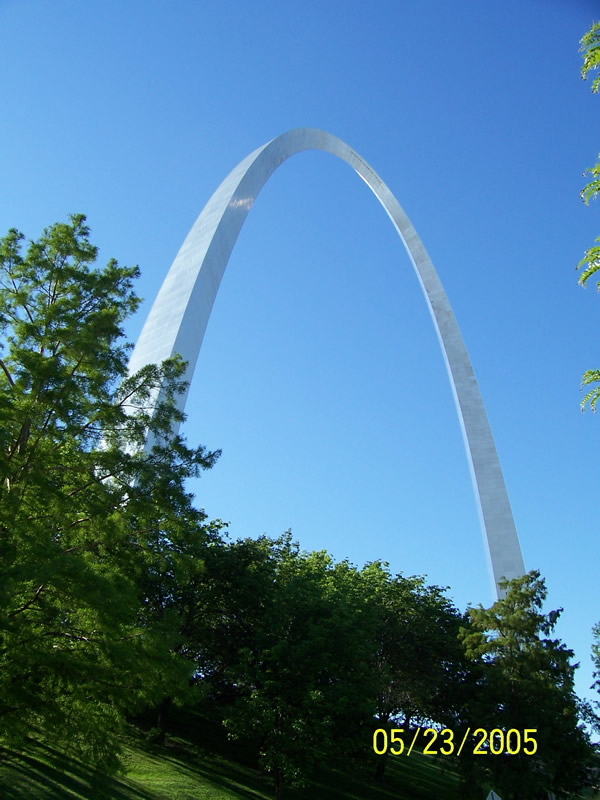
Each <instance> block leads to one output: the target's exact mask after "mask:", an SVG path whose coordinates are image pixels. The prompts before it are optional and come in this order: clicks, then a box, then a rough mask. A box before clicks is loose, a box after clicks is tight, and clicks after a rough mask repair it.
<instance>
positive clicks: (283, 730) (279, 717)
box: [190, 533, 372, 798]
mask: <svg viewBox="0 0 600 800" xmlns="http://www.w3.org/2000/svg"><path fill="white" fill-rule="evenodd" d="M205 565H206V572H205V575H204V577H203V579H202V581H203V582H204V584H205V588H204V589H202V590H201V591H199V592H198V595H197V596H198V607H197V610H196V613H195V617H194V619H191V626H190V633H191V634H192V635H191V637H190V639H192V638H195V640H196V642H197V645H196V646H197V648H198V671H197V674H198V680H199V683H200V684H205V694H206V695H207V696H208V697H209V698H211V699H212V700H213V702H214V703H216V705H217V706H218V708H219V712H220V715H221V719H222V720H223V723H224V725H225V726H226V728H227V730H228V732H229V735H230V736H231V737H232V738H234V739H238V740H240V741H251V742H253V743H255V746H256V750H257V755H258V758H259V763H260V765H261V766H262V768H263V769H264V770H265V771H266V772H268V773H269V774H270V775H271V776H272V777H273V782H274V786H275V795H276V797H278V798H279V797H280V796H281V792H282V788H283V786H284V785H301V784H302V783H303V781H304V779H305V778H306V777H307V776H308V775H309V774H310V772H311V771H312V769H313V768H314V767H315V766H316V765H317V764H319V763H323V762H324V761H326V760H330V759H331V758H338V757H340V755H342V754H345V753H347V752H349V751H350V750H351V749H352V748H353V749H354V750H357V749H360V747H361V745H360V744H359V743H357V739H356V736H357V735H358V732H359V731H362V732H363V733H365V737H364V742H363V746H362V749H363V752H364V751H365V750H366V749H367V748H368V747H369V745H370V736H372V731H370V730H369V729H368V725H367V723H368V721H369V719H370V718H372V705H371V704H370V703H369V699H370V696H371V695H372V692H370V691H369V681H370V669H369V666H370V664H369V658H368V651H367V647H368V641H369V637H368V636H365V635H363V632H364V630H365V628H364V624H363V621H362V617H361V613H362V612H361V609H360V608H359V607H358V606H357V599H358V598H357V597H356V596H355V595H354V594H353V591H354V590H356V589H357V581H356V580H354V579H353V570H354V568H352V567H351V565H349V564H347V563H346V562H344V563H343V564H342V565H334V564H333V562H332V560H331V558H330V557H329V556H328V555H327V554H326V553H323V552H320V553H303V552H301V551H300V550H299V548H298V545H297V544H295V543H294V542H292V540H291V537H290V535H289V533H288V534H285V535H284V536H282V537H280V538H279V539H277V540H270V539H267V538H266V537H261V538H259V539H257V540H249V539H248V540H244V541H240V542H234V543H231V544H228V545H225V546H219V545H217V546H215V547H212V548H209V553H208V554H207V556H206V558H205ZM355 572H356V570H354V573H355ZM193 646H194V645H191V647H193Z"/></svg>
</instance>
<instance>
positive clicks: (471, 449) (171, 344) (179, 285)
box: [129, 128, 525, 595]
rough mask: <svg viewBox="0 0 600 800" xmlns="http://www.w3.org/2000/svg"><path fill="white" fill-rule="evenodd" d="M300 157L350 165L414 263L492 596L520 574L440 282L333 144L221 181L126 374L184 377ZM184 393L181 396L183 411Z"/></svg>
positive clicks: (306, 137)
mask: <svg viewBox="0 0 600 800" xmlns="http://www.w3.org/2000/svg"><path fill="white" fill-rule="evenodd" d="M302 150H324V151H326V152H328V153H331V154H332V155H334V156H337V157H338V158H341V159H342V160H343V161H345V162H346V163H347V164H349V165H350V166H351V167H352V168H353V169H354V170H355V171H356V172H357V173H358V174H359V175H360V177H361V178H362V179H363V180H364V181H365V182H366V183H367V185H368V186H369V188H370V189H371V190H372V191H373V193H374V194H375V196H376V197H377V199H378V200H379V202H380V203H381V204H382V206H383V207H384V208H385V210H386V212H387V214H388V216H389V217H390V219H391V220H392V222H393V224H394V226H395V228H396V230H397V231H398V233H399V234H400V238H401V239H402V242H403V243H404V246H405V247H406V249H407V251H408V254H409V256H410V259H411V261H412V263H413V265H414V268H415V271H416V273H417V277H418V278H419V282H420V283H421V288H422V289H423V292H424V294H425V298H426V300H427V304H428V306H429V309H430V311H431V314H432V317H433V322H434V325H435V328H436V330H437V333H438V336H439V340H440V344H441V347H442V351H443V353H444V358H445V360H446V366H447V368H448V374H449V376H450V384H451V386H452V391H453V393H454V399H455V402H456V407H457V411H458V418H459V420H460V423H461V427H462V431H463V438H464V442H465V447H466V451H467V458H468V461H469V465H470V468H471V477H472V480H473V487H474V490H475V496H476V499H477V504H478V508H479V514H480V521H481V526H482V532H483V534H484V542H485V544H486V548H485V549H486V555H487V558H488V566H489V567H490V570H491V575H492V578H493V584H494V586H495V587H496V592H497V593H498V594H499V595H500V594H501V592H500V590H499V587H498V582H499V581H500V580H501V578H503V577H506V578H509V579H510V578H514V577H518V576H520V575H522V574H523V573H524V571H525V568H524V565H523V558H522V556H521V549H520V546H519V540H518V537H517V532H516V529H515V524H514V520H513V516H512V511H511V508H510V503H509V500H508V494H507V492H506V486H505V483H504V478H503V475H502V470H501V468H500V462H499V460H498V455H497V452H496V447H495V444H494V440H493V438H492V433H491V430H490V426H489V423H488V419H487V415H486V412H485V408H484V406H483V401H482V399H481V395H480V392H479V387H478V386H477V382H476V380H475V375H474V373H473V368H472V366H471V362H470V360H469V356H468V355H467V351H466V348H465V345H464V342H463V339H462V336H461V333H460V331H459V328H458V325H457V323H456V319H455V318H454V314H453V312H452V309H451V307H450V303H449V301H448V298H447V296H446V293H445V291H444V289H443V287H442V284H441V282H440V279H439V278H438V275H437V273H436V271H435V269H434V267H433V264H432V263H431V259H430V258H429V256H428V255H427V252H426V251H425V248H424V247H423V244H422V242H421V240H420V239H419V237H418V236H417V233H416V231H415V229H414V228H413V226H412V225H411V223H410V221H409V219H408V217H407V216H406V214H405V213H404V211H403V210H402V208H401V206H400V204H399V203H398V201H397V200H396V198H395V197H394V195H393V194H392V193H391V191H390V190H389V189H388V187H387V186H386V185H385V183H384V182H383V181H382V180H381V178H380V177H379V176H378V175H377V174H376V173H375V172H374V171H373V170H372V169H371V167H370V166H369V165H368V164H367V163H366V162H365V161H364V160H363V159H362V158H361V157H360V156H359V155H358V153H356V152H355V151H354V150H352V148H351V147H349V146H348V145H347V144H345V142H342V141H341V139H338V138H337V137H336V136H332V135H331V134H329V133H326V132H325V131H321V130H317V129H315V128H296V129H295V130H291V131H288V132H287V133H283V134H282V135H281V136H278V137H276V138H275V139H272V140H271V141H270V142H268V143H267V144H265V145H263V146H262V147H259V148H258V149H257V150H255V151H254V152H253V153H251V154H250V155H249V156H248V157H247V158H245V159H244V160H243V161H242V162H241V163H240V164H238V166H237V167H236V168H235V169H234V170H233V171H232V172H231V173H230V174H229V175H228V176H227V177H226V178H225V180H224V181H223V183H222V184H221V185H220V186H219V188H218V189H217V191H216V192H215V193H214V194H213V196H212V197H211V199H210V200H209V201H208V203H207V204H206V206H205V207H204V209H203V211H202V213H201V214H200V216H199V217H198V219H197V220H196V222H195V224H194V226H193V227H192V229H191V231H190V232H189V234H188V236H187V238H186V239H185V241H184V243H183V245H182V246H181V249H180V250H179V253H178V254H177V256H176V258H175V260H174V262H173V264H172V266H171V269H170V270H169V272H168V274H167V276H166V278H165V281H164V283H163V285H162V287H161V289H160V291H159V293H158V296H157V298H156V300H155V302H154V305H153V306H152V309H151V311H150V314H149V315H148V319H147V320H146V323H145V325H144V328H143V330H142V332H141V334H140V337H139V339H138V342H137V344H136V347H135V349H134V351H133V353H132V356H131V360H130V363H129V370H130V372H135V371H136V370H138V369H140V368H141V367H143V366H144V365H145V364H150V363H159V362H161V361H162V360H163V359H165V358H168V357H170V356H171V355H173V353H180V354H181V356H182V357H183V358H184V359H185V360H186V361H187V362H188V370H187V375H186V380H187V381H188V383H189V382H190V381H191V379H192V375H193V373H194V369H195V366H196V361H197V359H198V353H199V351H200V345H201V343H202V339H203V337H204V332H205V330H206V325H207V324H208V318H209V316H210V312H211V309H212V306H213V302H214V299H215V297H216V294H217V290H218V288H219V284H220V282H221V278H222V276H223V273H224V271H225V267H226V266H227V261H228V259H229V256H230V254H231V251H232V249H233V246H234V244H235V241H236V239H237V236H238V234H239V232H240V230H241V227H242V225H243V223H244V221H245V219H246V216H247V214H248V212H249V211H250V209H251V207H252V204H253V203H254V200H255V199H256V196H257V195H258V193H259V192H260V190H261V189H262V187H263V186H264V184H265V182H266V181H267V180H268V178H269V177H270V176H271V174H272V173H273V172H274V171H275V170H276V169H277V167H278V166H279V165H280V164H281V163H282V162H283V161H285V160H286V159H288V158H289V157H290V156H293V155H295V154H296V153H298V152H300V151H302ZM186 396H187V394H186V395H182V396H181V397H180V399H179V402H180V408H181V409H182V410H183V408H184V406H185V401H186Z"/></svg>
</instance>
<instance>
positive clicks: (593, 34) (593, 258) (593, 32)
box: [578, 22, 600, 411]
mask: <svg viewBox="0 0 600 800" xmlns="http://www.w3.org/2000/svg"><path fill="white" fill-rule="evenodd" d="M579 49H580V52H582V53H583V66H582V67H581V77H582V78H583V79H584V80H586V79H587V76H588V75H589V74H590V73H591V72H594V71H595V70H598V69H599V68H600V22H595V23H594V24H593V25H592V27H591V28H590V30H589V31H588V32H587V33H586V34H585V36H584V37H583V39H582V40H581V46H580V48H579ZM599 89H600V74H598V75H597V76H596V77H595V78H594V81H593V83H592V92H594V93H595V94H597V93H598V91H599ZM586 172H587V173H589V174H590V176H591V178H592V180H591V181H590V182H589V183H588V184H587V185H586V186H584V188H583V189H582V190H581V198H582V200H583V201H584V203H585V204H586V205H588V204H589V202H590V200H595V199H596V197H597V196H598V193H599V192H600V155H599V156H598V160H597V161H596V163H595V164H594V166H593V167H590V168H589V169H588V170H586ZM596 242H600V238H598V239H596ZM578 268H579V269H581V270H582V272H581V275H580V276H579V283H580V284H581V285H582V286H585V285H586V283H587V281H588V279H589V278H590V277H591V276H592V275H594V274H595V273H596V272H597V271H598V270H599V269H600V245H598V244H596V245H594V246H593V247H590V249H589V250H587V251H586V252H585V255H584V257H583V258H582V259H581V261H580V262H579V265H578ZM598 288H599V289H600V282H599V283H598ZM588 386H589V387H591V388H590V389H589V390H588V391H587V392H586V394H585V396H584V398H583V400H582V401H581V410H582V411H583V410H584V408H585V406H586V404H587V403H589V404H590V408H591V409H592V411H595V410H596V403H597V402H598V399H599V398H600V370H598V369H589V370H587V372H585V373H584V375H583V378H582V387H588Z"/></svg>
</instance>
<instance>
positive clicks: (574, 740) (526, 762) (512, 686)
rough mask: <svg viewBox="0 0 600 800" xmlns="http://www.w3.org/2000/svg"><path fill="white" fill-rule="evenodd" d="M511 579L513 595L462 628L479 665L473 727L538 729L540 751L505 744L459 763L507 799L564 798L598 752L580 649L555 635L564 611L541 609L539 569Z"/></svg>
mask: <svg viewBox="0 0 600 800" xmlns="http://www.w3.org/2000/svg"><path fill="white" fill-rule="evenodd" d="M504 585H505V587H506V588H507V593H506V597H505V598H504V599H502V600H498V601H497V602H496V603H495V604H494V605H493V606H492V607H491V608H490V609H484V608H483V607H481V606H479V607H478V608H473V609H470V625H469V626H468V627H465V628H464V629H463V631H462V634H461V638H462V640H463V643H464V645H465V649H466V653H467V656H468V657H469V658H471V659H472V660H473V661H474V662H475V663H476V664H478V665H479V667H480V673H479V678H480V679H479V684H478V686H477V692H476V693H475V694H474V695H473V696H472V697H471V700H470V702H469V704H468V709H467V711H468V713H469V716H470V719H471V725H472V726H473V727H475V726H476V727H477V728H482V729H484V730H485V731H487V732H489V731H491V730H494V729H498V730H499V731H502V732H503V733H506V732H507V731H509V730H511V729H515V730H517V731H519V732H520V735H521V737H522V738H524V737H523V732H524V731H525V730H530V731H531V730H533V731H535V733H531V734H530V736H532V737H533V738H534V739H535V741H536V743H537V745H536V748H537V749H536V752H535V753H533V754H531V755H526V754H525V753H524V748H521V752H520V753H519V754H518V755H517V754H515V755H511V754H509V753H507V752H506V748H505V747H504V748H500V749H502V751H503V752H501V753H499V754H498V755H494V756H493V757H492V756H481V755H479V756H473V758H472V759H470V760H469V758H468V753H467V754H466V755H465V758H464V759H463V756H461V762H460V766H461V767H463V769H465V771H466V772H467V773H468V775H469V782H470V784H471V787H475V786H477V784H478V783H484V782H485V781H486V780H487V781H488V782H489V783H491V785H492V786H493V788H494V789H495V790H496V791H498V792H499V793H500V794H501V795H502V797H503V798H506V800H512V799H513V798H514V799H515V800H516V798H521V797H528V798H537V797H540V798H546V796H547V794H546V793H547V792H549V791H553V792H555V793H556V794H557V795H559V796H565V794H566V793H568V792H570V791H573V790H575V789H578V788H579V787H580V786H581V785H582V783H583V779H584V771H585V767H586V765H587V763H588V761H589V758H590V755H591V752H592V751H591V747H590V744H589V740H588V738H587V735H586V734H585V732H584V730H583V727H582V726H581V724H580V722H579V701H578V698H577V697H576V695H575V692H574V688H573V686H574V684H573V680H574V673H575V669H576V665H573V664H571V659H572V658H573V652H572V650H569V649H568V648H567V647H566V646H565V645H564V644H563V643H562V642H561V641H560V640H558V639H554V638H551V634H552V632H553V630H554V627H555V625H556V622H557V620H558V618H559V617H560V614H561V611H562V609H559V610H556V611H551V612H549V613H548V614H543V613H542V610H541V609H542V605H543V602H544V599H545V597H546V586H545V582H544V580H543V579H542V578H540V574H539V572H537V571H532V572H530V573H528V574H527V575H525V576H523V577H522V578H516V579H514V580H513V581H510V582H508V583H507V582H505V584H504ZM513 745H514V743H513ZM495 747H496V748H497V749H498V744H497V743H496V744H495ZM528 749H530V750H531V749H533V745H532V744H529V745H528Z"/></svg>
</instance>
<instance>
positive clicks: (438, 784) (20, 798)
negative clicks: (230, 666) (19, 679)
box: [0, 713, 600, 800]
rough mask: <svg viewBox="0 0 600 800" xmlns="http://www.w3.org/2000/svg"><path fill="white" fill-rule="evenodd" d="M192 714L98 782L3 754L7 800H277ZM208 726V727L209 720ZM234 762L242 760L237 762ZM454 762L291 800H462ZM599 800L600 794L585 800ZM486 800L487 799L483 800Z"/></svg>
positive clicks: (416, 763) (45, 757) (55, 759)
mask: <svg viewBox="0 0 600 800" xmlns="http://www.w3.org/2000/svg"><path fill="white" fill-rule="evenodd" d="M199 722H200V720H199V719H198V718H197V717H195V716H194V715H193V714H190V713H187V714H185V715H180V716H179V717H178V719H177V725H176V734H174V735H172V736H170V737H168V739H167V742H166V744H165V746H161V745H157V744H152V743H150V742H148V741H147V738H146V737H145V736H144V734H143V733H142V731H141V730H140V729H139V728H136V727H133V726H132V727H131V728H130V730H129V733H128V735H127V737H126V739H125V742H124V744H125V748H124V760H123V761H124V770H123V773H122V774H120V775H119V776H117V777H111V778H106V777H102V776H99V775H98V774H97V773H96V772H94V770H92V769H90V768H89V767H87V766H86V765H85V764H82V763H81V762H80V761H77V760H76V759H73V758H69V757H67V756H65V755H64V754H61V753H59V752H58V751H56V750H54V749H53V748H52V747H49V746H47V745H40V744H34V743H32V744H31V747H30V749H29V750H28V752H27V753H26V754H15V753H6V752H4V753H0V758H1V760H0V798H2V800H50V799H51V798H57V799H60V800H62V799H63V798H69V800H272V798H273V788H272V784H271V781H270V780H269V778H268V777H265V776H264V775H261V774H260V772H259V771H258V770H256V769H254V768H252V767H251V766H249V765H248V764H247V763H245V762H247V761H248V759H247V758H245V755H247V754H244V752H243V751H242V750H239V749H236V748H235V747H233V746H232V745H231V744H229V743H227V742H226V741H225V740H224V739H223V738H222V737H220V736H219V735H218V733H216V734H215V735H214V736H212V737H210V736H208V735H207V733H206V730H207V728H206V725H202V726H200V725H199V724H198V723H199ZM203 722H205V721H204V720H203ZM234 759H235V760H234ZM451 767H452V761H451V760H450V759H446V760H441V761H440V760H436V759H434V758H432V757H430V756H423V755H422V753H420V752H417V751H416V750H415V751H413V753H412V754H411V756H410V757H409V758H406V757H397V758H390V759H389V760H388V764H387V774H386V780H385V783H384V784H383V785H378V784H376V783H374V781H373V770H372V769H367V768H365V767H356V766H352V768H348V769H345V768H344V767H343V766H336V767H335V768H330V769H323V770H321V771H320V772H319V773H317V774H316V775H315V776H314V778H313V780H312V781H311V782H310V783H309V784H308V785H307V786H306V787H304V788H303V789H286V790H285V791H284V798H285V800H315V798H316V799H318V800H428V799H429V798H432V799H433V798H439V797H444V800H459V798H460V796H461V793H460V788H459V781H458V776H457V775H456V774H455V773H454V772H453V771H452V770H451V769H450V768H451ZM582 797H586V798H593V797H595V798H600V793H597V794H595V795H594V794H593V793H591V792H589V793H587V794H585V795H582ZM482 800H483V796H482Z"/></svg>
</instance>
